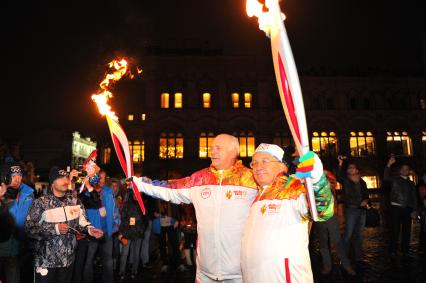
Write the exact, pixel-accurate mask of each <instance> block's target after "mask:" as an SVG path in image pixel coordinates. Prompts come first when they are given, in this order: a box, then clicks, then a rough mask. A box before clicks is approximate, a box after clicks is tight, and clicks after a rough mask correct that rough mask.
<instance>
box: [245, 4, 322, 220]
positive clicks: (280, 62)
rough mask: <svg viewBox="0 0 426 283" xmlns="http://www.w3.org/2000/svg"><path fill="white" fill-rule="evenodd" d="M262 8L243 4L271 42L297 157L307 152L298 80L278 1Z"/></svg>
mask: <svg viewBox="0 0 426 283" xmlns="http://www.w3.org/2000/svg"><path fill="white" fill-rule="evenodd" d="M265 7H266V8H267V11H264V7H263V5H262V4H261V3H259V2H258V1H257V0H247V3H246V9H247V14H248V15H249V16H250V17H252V16H256V17H257V18H258V19H259V28H260V29H261V30H263V31H264V32H265V33H266V35H267V36H268V37H269V38H270V39H271V49H272V59H273V62H274V70H275V78H276V81H277V85H278V90H279V94H280V98H281V103H282V105H283V109H284V113H285V116H286V118H287V122H288V125H289V127H290V131H291V134H292V136H293V139H294V142H295V144H296V149H297V151H298V153H299V155H300V156H301V155H303V154H305V153H307V152H308V151H309V137H308V129H307V126H306V116H305V107H304V105H303V96H302V90H301V88H300V82H299V76H298V74H297V69H296V64H295V62H294V58H293V53H292V51H291V47H290V42H289V40H288V36H287V32H286V29H285V27H284V19H285V16H284V14H283V13H281V9H280V6H279V3H278V0H266V1H265ZM305 186H306V196H307V199H308V203H309V207H310V212H311V217H312V219H313V220H314V221H316V220H317V219H318V212H317V209H316V206H315V198H314V191H313V187H312V183H311V180H310V179H309V178H306V179H305Z"/></svg>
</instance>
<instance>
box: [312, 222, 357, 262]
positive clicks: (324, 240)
mask: <svg viewBox="0 0 426 283" xmlns="http://www.w3.org/2000/svg"><path fill="white" fill-rule="evenodd" d="M314 225H315V227H316V229H317V234H318V239H319V245H320V253H321V258H322V265H323V267H324V269H325V270H329V269H331V265H332V262H331V256H330V248H329V240H330V244H332V245H335V246H336V252H337V255H338V256H339V259H340V260H341V261H342V265H343V266H344V267H345V268H348V267H349V266H350V262H349V259H348V256H347V254H346V251H345V248H344V245H343V241H342V239H341V238H340V231H339V223H338V222H337V217H336V216H333V217H332V218H330V219H329V220H327V221H324V222H315V224H314Z"/></svg>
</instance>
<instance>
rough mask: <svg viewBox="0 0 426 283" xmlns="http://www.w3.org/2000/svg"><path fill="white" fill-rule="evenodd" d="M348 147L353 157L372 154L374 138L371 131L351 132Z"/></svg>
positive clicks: (374, 143) (374, 144)
mask: <svg viewBox="0 0 426 283" xmlns="http://www.w3.org/2000/svg"><path fill="white" fill-rule="evenodd" d="M349 148H350V152H351V156H353V157H366V156H373V155H375V154H376V140H375V138H374V136H373V134H372V133H371V132H366V133H364V132H351V133H350V137H349Z"/></svg>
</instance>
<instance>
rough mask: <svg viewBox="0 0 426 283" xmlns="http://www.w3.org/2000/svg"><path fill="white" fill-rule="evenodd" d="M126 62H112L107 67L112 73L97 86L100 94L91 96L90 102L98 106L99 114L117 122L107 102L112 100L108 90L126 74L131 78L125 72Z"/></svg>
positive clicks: (122, 60)
mask: <svg viewBox="0 0 426 283" xmlns="http://www.w3.org/2000/svg"><path fill="white" fill-rule="evenodd" d="M127 65H128V63H127V61H126V60H125V59H121V60H119V61H118V60H113V61H111V62H110V63H109V64H108V66H109V68H111V69H113V72H112V73H109V74H106V75H105V78H104V80H103V81H102V82H101V83H100V84H99V86H100V88H101V89H102V90H101V92H100V93H98V94H93V95H92V100H93V101H94V102H95V103H96V105H97V106H98V109H99V112H100V113H101V114H102V115H106V116H109V117H110V118H111V119H113V120H115V121H118V117H117V115H115V112H114V111H112V109H111V106H110V105H109V104H108V100H109V99H110V98H112V96H113V95H112V93H111V92H110V91H109V90H108V87H110V86H111V85H112V84H113V83H115V82H117V81H119V80H120V79H121V78H122V77H123V76H124V75H126V74H128V75H129V76H130V77H131V78H133V75H132V74H131V73H130V72H128V71H127V68H128V67H127Z"/></svg>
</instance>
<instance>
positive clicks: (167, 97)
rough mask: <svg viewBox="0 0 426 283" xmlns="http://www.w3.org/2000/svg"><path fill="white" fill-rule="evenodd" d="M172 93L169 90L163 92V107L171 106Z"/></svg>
mask: <svg viewBox="0 0 426 283" xmlns="http://www.w3.org/2000/svg"><path fill="white" fill-rule="evenodd" d="M169 101H170V95H169V94H168V93H167V92H163V93H162V94H161V108H169V107H170V104H169Z"/></svg>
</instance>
